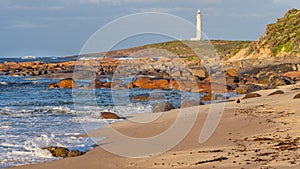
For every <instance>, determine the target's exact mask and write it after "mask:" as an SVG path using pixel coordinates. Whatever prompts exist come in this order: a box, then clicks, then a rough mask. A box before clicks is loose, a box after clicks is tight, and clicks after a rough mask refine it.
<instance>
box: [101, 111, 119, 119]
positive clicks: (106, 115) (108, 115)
mask: <svg viewBox="0 0 300 169" xmlns="http://www.w3.org/2000/svg"><path fill="white" fill-rule="evenodd" d="M101 115H102V118H103V119H113V120H119V119H125V118H124V117H120V116H118V115H116V114H115V113H111V112H101Z"/></svg>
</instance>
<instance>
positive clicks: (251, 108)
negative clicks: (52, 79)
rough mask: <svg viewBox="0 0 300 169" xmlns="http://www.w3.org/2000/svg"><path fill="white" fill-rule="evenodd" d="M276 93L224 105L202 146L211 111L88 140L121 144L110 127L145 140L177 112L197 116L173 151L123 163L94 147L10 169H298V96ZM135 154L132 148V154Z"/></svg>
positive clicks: (293, 88) (123, 125) (293, 89)
mask: <svg viewBox="0 0 300 169" xmlns="http://www.w3.org/2000/svg"><path fill="white" fill-rule="evenodd" d="M279 89H280V90H282V91H284V94H280V95H273V96H268V95H269V94H270V93H272V92H274V91H276V90H278V89H270V90H261V91H258V92H257V93H259V94H261V95H262V97H259V98H252V99H245V100H243V99H242V100H241V103H240V104H238V103H236V101H231V102H227V103H226V104H225V110H224V113H223V117H222V119H221V121H220V123H219V125H218V128H217V129H216V131H215V132H214V134H213V135H212V136H211V137H210V138H209V140H208V141H207V142H205V143H204V144H200V143H199V142H198V138H199V134H200V132H201V129H202V126H203V123H204V121H205V119H206V117H207V112H208V110H209V109H210V106H211V105H204V106H195V107H189V108H185V109H183V110H172V111H170V112H165V113H161V114H156V113H155V114H154V113H153V114H151V113H149V114H139V115H134V116H132V117H129V118H128V119H127V120H125V121H123V122H119V123H114V124H111V125H110V126H106V127H103V128H101V129H99V130H96V131H93V132H91V133H89V134H88V135H89V136H91V137H106V139H104V140H102V141H100V142H99V145H102V146H104V147H105V145H110V144H111V145H114V144H116V143H118V141H121V140H116V138H115V137H114V135H113V134H111V133H110V127H113V128H114V129H115V130H117V131H119V132H120V133H122V134H124V135H127V136H130V137H135V138H147V137H151V136H155V135H157V134H159V133H161V132H163V131H164V130H167V129H168V128H169V127H170V126H171V125H172V124H173V123H174V121H175V119H176V117H177V115H178V113H179V111H182V112H183V114H184V116H185V118H187V119H188V118H192V117H193V116H189V113H188V112H197V111H198V110H200V111H199V112H200V113H199V114H198V116H197V119H196V123H195V125H194V126H193V128H192V129H191V131H190V132H189V133H188V135H187V136H186V137H185V138H184V139H183V140H182V141H181V142H180V143H179V144H178V145H176V146H175V147H173V148H172V149H170V150H169V151H167V152H164V153H162V154H160V155H155V156H149V157H145V158H125V157H120V156H117V155H114V154H112V153H110V152H108V151H106V150H104V149H103V148H101V146H99V147H97V148H95V149H93V150H91V151H89V152H88V153H86V154H85V155H83V156H79V157H74V158H66V159H62V160H57V161H51V162H46V163H42V164H36V165H25V166H19V167H12V169H43V168H47V169H57V168H59V169H69V168H72V169H82V168H89V169H99V168H103V169H115V168H124V169H131V168H298V167H299V164H300V149H299V144H300V122H299V119H300V118H299V117H300V111H299V101H300V100H299V99H293V97H294V96H295V95H296V94H297V93H299V91H300V84H296V85H289V86H284V87H279ZM234 99H235V100H237V99H238V98H234ZM190 114H192V113H190ZM157 115H160V116H159V118H157V119H156V120H154V121H153V122H150V123H140V124H137V123H135V122H134V121H136V120H137V119H138V120H141V119H152V118H154V116H157ZM155 118H156V117H155ZM170 139H172V138H170ZM121 146H122V145H121ZM138 148H139V147H138V146H137V147H134V148H132V149H138ZM124 149H126V151H128V147H125V146H124Z"/></svg>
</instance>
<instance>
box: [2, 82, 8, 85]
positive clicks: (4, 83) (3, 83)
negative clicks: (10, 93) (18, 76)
mask: <svg viewBox="0 0 300 169" xmlns="http://www.w3.org/2000/svg"><path fill="white" fill-rule="evenodd" d="M0 84H1V85H8V83H7V82H0Z"/></svg>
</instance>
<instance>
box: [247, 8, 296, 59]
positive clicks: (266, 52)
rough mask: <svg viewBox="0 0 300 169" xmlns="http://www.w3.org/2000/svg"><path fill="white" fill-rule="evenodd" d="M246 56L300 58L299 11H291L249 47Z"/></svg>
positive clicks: (269, 27) (268, 27)
mask: <svg viewBox="0 0 300 169" xmlns="http://www.w3.org/2000/svg"><path fill="white" fill-rule="evenodd" d="M246 55H247V56H253V57H259V56H300V10H298V9H291V10H289V11H288V12H287V13H286V14H285V15H284V17H283V18H279V19H277V22H276V23H273V24H269V25H267V28H266V32H265V34H264V35H263V36H261V37H260V38H259V40H258V41H257V42H254V43H252V44H251V45H250V47H249V49H248V51H247V53H246Z"/></svg>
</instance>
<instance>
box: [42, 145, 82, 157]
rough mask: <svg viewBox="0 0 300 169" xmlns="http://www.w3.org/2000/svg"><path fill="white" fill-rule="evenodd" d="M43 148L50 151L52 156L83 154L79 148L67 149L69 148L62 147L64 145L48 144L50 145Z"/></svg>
mask: <svg viewBox="0 0 300 169" xmlns="http://www.w3.org/2000/svg"><path fill="white" fill-rule="evenodd" d="M44 149H46V150H48V151H50V152H51V154H52V156H53V157H62V158H66V157H76V156H81V155H83V154H85V153H84V152H81V151H79V150H69V149H67V148H64V147H54V146H50V147H47V148H44Z"/></svg>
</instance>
